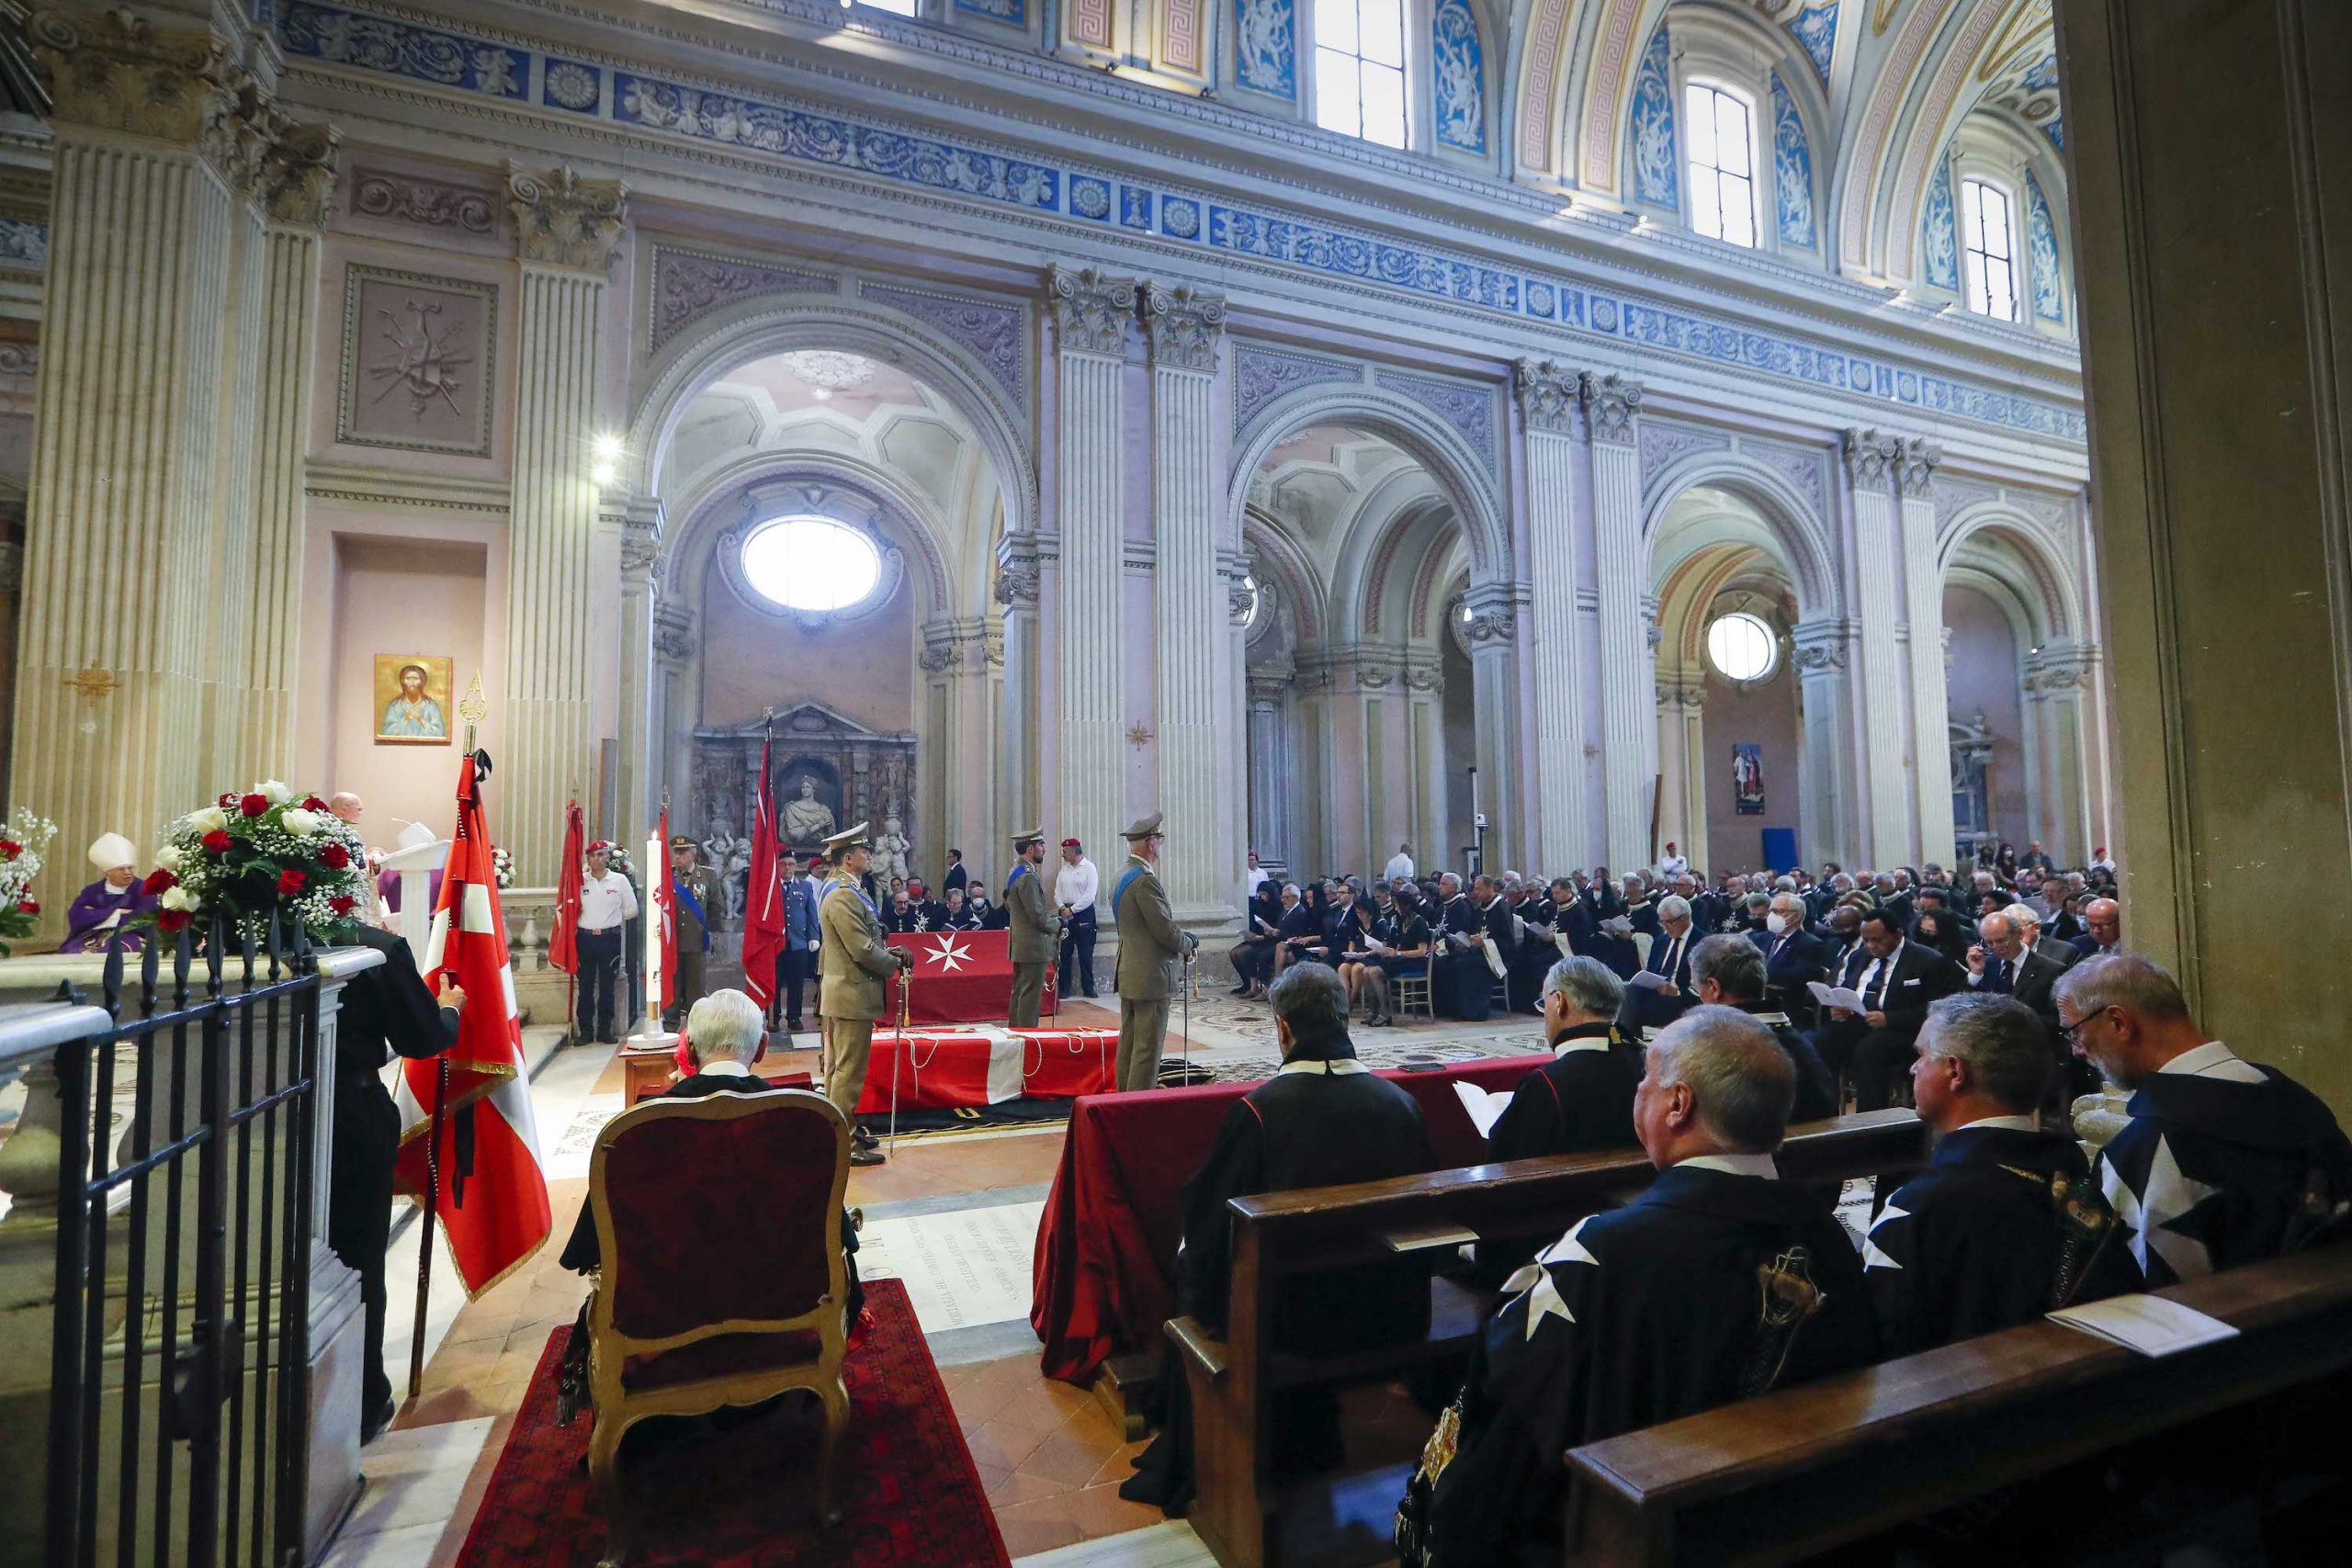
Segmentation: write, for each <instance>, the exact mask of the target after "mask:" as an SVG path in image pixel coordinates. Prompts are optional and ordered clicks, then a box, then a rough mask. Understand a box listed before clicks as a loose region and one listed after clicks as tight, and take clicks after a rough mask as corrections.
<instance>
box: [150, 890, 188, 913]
mask: <svg viewBox="0 0 2352 1568" xmlns="http://www.w3.org/2000/svg"><path fill="white" fill-rule="evenodd" d="M156 902H157V903H159V904H161V905H163V906H164V908H166V909H193V908H196V906H197V897H196V895H195V894H193V893H191V892H189V891H188V890H187V888H186V887H185V886H180V887H166V888H164V894H163V897H160V898H158V899H157V900H156Z"/></svg>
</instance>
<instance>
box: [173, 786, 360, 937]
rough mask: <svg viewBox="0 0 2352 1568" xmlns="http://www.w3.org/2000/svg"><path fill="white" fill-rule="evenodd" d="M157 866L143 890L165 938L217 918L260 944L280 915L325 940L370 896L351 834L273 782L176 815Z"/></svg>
mask: <svg viewBox="0 0 2352 1568" xmlns="http://www.w3.org/2000/svg"><path fill="white" fill-rule="evenodd" d="M155 860H156V864H157V870H156V871H155V873H154V874H153V875H151V876H149V877H148V878H147V891H148V892H150V893H152V894H153V895H154V896H155V900H156V904H157V906H158V907H157V908H156V910H155V915H154V921H155V924H156V925H157V926H158V927H159V928H161V929H162V930H164V931H181V930H184V929H185V928H186V927H187V924H188V923H189V922H190V921H191V920H193V919H195V918H196V917H197V916H198V914H202V913H216V912H217V913H220V914H225V915H227V916H229V917H230V918H231V919H234V920H235V921H236V922H237V925H238V928H239V929H240V930H241V931H244V932H246V933H247V934H250V935H254V936H256V937H258V936H259V935H261V934H262V930H263V926H264V922H265V921H266V919H267V917H269V916H271V915H273V914H276V913H278V912H280V911H283V912H285V913H287V914H289V915H291V916H293V917H294V919H298V920H300V921H301V922H302V924H303V926H304V927H306V928H307V929H308V930H309V931H311V933H312V934H313V935H323V934H325V933H326V932H327V931H331V930H332V929H334V927H336V926H338V925H341V924H343V923H345V921H348V920H354V919H358V918H359V917H358V913H357V910H358V905H359V901H360V899H361V897H363V896H364V895H365V894H366V893H367V892H368V884H367V881H366V876H367V868H368V851H367V846H366V845H364V844H363V843H361V842H360V839H359V835H358V833H357V832H356V831H355V830H354V829H353V828H352V827H351V825H350V824H349V823H347V822H345V821H344V820H343V819H342V818H339V817H336V816H335V815H334V813H332V812H330V811H329V810H328V809H327V803H326V802H325V801H324V800H322V799H321V798H320V797H319V796H317V795H303V796H301V797H300V798H299V799H298V798H296V796H295V794H294V792H293V791H292V790H290V789H288V788H287V787H286V786H285V785H284V784H280V783H278V782H277V780H276V779H264V780H263V781H262V782H261V783H259V784H255V785H254V787H253V788H252V789H250V790H247V791H245V792H244V793H243V794H242V795H241V794H237V793H234V792H232V793H230V794H227V795H221V796H220V798H219V799H218V800H216V801H214V802H213V803H212V804H211V805H210V806H207V807H202V808H200V809H198V810H196V811H191V812H189V813H188V814H187V816H185V817H182V818H179V819H178V820H177V821H175V822H174V823H173V824H172V825H171V827H170V828H169V829H166V830H165V832H164V847H163V848H162V849H161V850H160V851H158V852H157V853H156V856H155Z"/></svg>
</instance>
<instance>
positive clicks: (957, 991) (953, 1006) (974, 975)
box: [883, 931, 1055, 1023]
mask: <svg viewBox="0 0 2352 1568" xmlns="http://www.w3.org/2000/svg"><path fill="white" fill-rule="evenodd" d="M883 940H885V941H886V942H888V943H889V944H890V945H891V946H892V947H895V948H898V949H899V950H901V951H902V952H906V953H912V954H914V960H915V967H914V984H913V986H912V987H910V990H909V991H908V995H907V1021H908V1022H909V1023H1002V1022H1003V1021H1005V1020H1006V1019H1007V1018H1008V1017H1010V1016H1011V1015H1012V932H1011V931H899V932H898V933H896V934H895V935H892V936H889V937H886V938H884V939H883ZM886 988H887V989H888V993H889V995H888V998H887V999H886V1000H887V1006H888V1011H886V1012H885V1013H884V1014H883V1017H884V1018H885V1019H886V1020H895V1019H896V1018H897V1017H898V1016H899V982H898V981H897V980H896V979H895V978H894V979H892V980H891V981H889V982H888V986H887V987H886ZM1037 1007H1038V1016H1039V1017H1041V1018H1042V1017H1044V1016H1046V1014H1048V1013H1051V1012H1052V1011H1054V1010H1055V1000H1054V966H1053V965H1052V964H1047V965H1046V995H1045V999H1044V1000H1042V1001H1040V1002H1039V1003H1038V1004H1037Z"/></svg>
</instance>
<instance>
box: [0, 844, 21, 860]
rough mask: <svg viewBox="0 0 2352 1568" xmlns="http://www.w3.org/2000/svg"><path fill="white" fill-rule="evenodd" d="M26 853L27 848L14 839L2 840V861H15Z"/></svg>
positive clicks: (0, 858)
mask: <svg viewBox="0 0 2352 1568" xmlns="http://www.w3.org/2000/svg"><path fill="white" fill-rule="evenodd" d="M24 852H25V846H24V845H22V844H20V843H18V842H17V840H14V839H0V860H15V859H16V858H17V856H18V855H20V854H23V853H24Z"/></svg>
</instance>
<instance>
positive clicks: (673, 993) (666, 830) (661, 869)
mask: <svg viewBox="0 0 2352 1568" xmlns="http://www.w3.org/2000/svg"><path fill="white" fill-rule="evenodd" d="M652 847H653V852H654V857H655V859H654V863H653V864H651V865H649V866H647V867H646V868H645V880H646V882H647V884H648V885H649V886H651V887H652V889H653V917H654V929H655V931H656V933H657V935H656V939H655V940H657V941H658V942H661V944H662V946H661V949H660V951H661V954H662V998H661V1006H660V1007H658V1008H657V1009H656V1011H657V1012H664V1013H666V1012H668V1011H669V1010H670V1009H671V1008H672V1007H673V1006H674V1005H675V1004H676V1002H677V1000H678V891H677V889H678V880H677V878H676V877H674V876H673V875H672V874H670V808H669V807H666V806H665V807H662V831H661V832H660V834H658V835H657V836H656V837H655V839H654V840H653V846H652Z"/></svg>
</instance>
